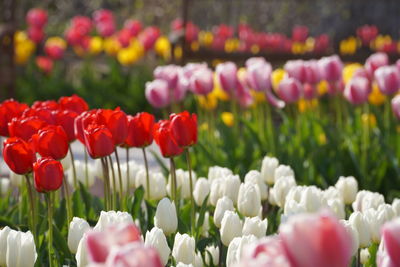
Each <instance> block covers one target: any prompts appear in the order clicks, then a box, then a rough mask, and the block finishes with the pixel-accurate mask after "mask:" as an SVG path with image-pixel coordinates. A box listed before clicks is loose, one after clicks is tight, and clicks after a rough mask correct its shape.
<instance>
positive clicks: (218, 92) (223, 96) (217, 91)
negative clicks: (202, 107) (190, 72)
mask: <svg viewBox="0 0 400 267" xmlns="http://www.w3.org/2000/svg"><path fill="white" fill-rule="evenodd" d="M211 94H213V95H214V96H215V97H216V98H217V99H219V100H221V101H228V100H229V95H228V94H227V93H226V92H225V91H224V90H223V89H222V88H221V85H220V84H219V80H218V76H217V74H216V73H215V72H214V90H213V91H212V92H211Z"/></svg>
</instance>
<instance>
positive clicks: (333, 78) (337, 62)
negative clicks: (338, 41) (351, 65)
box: [318, 55, 343, 82]
mask: <svg viewBox="0 0 400 267" xmlns="http://www.w3.org/2000/svg"><path fill="white" fill-rule="evenodd" d="M318 65H319V67H320V73H321V78H322V79H323V80H326V81H328V82H337V81H339V80H341V79H342V70H343V62H342V60H341V59H340V57H339V56H338V55H333V56H329V57H323V58H321V59H320V60H319V61H318Z"/></svg>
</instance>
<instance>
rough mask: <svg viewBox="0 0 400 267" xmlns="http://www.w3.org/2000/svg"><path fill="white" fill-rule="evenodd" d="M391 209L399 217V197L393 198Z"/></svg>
mask: <svg viewBox="0 0 400 267" xmlns="http://www.w3.org/2000/svg"><path fill="white" fill-rule="evenodd" d="M392 209H393V212H394V214H395V216H396V217H400V198H395V199H393V202H392Z"/></svg>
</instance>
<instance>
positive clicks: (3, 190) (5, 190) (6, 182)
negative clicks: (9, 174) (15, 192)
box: [0, 178, 10, 196]
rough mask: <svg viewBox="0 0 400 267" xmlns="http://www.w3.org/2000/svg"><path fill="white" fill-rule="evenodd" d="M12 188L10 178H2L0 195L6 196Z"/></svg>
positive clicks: (0, 179)
mask: <svg viewBox="0 0 400 267" xmlns="http://www.w3.org/2000/svg"><path fill="white" fill-rule="evenodd" d="M9 189H10V180H9V179H7V178H0V196H5V195H6V194H7V193H8V190H9Z"/></svg>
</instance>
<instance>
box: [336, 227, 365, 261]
mask: <svg viewBox="0 0 400 267" xmlns="http://www.w3.org/2000/svg"><path fill="white" fill-rule="evenodd" d="M340 223H341V224H342V225H343V226H344V228H345V229H346V232H347V233H348V234H349V235H350V236H351V241H352V249H351V251H352V255H353V256H354V255H356V253H357V251H358V247H359V243H360V242H359V240H358V231H357V229H356V228H354V226H353V225H352V224H351V223H350V222H349V221H346V220H340Z"/></svg>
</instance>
